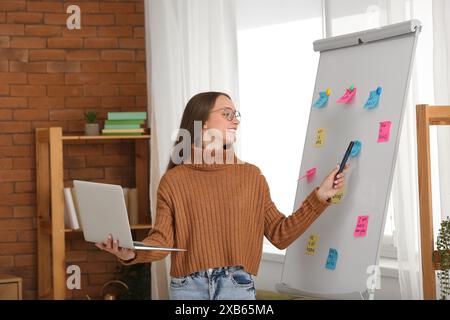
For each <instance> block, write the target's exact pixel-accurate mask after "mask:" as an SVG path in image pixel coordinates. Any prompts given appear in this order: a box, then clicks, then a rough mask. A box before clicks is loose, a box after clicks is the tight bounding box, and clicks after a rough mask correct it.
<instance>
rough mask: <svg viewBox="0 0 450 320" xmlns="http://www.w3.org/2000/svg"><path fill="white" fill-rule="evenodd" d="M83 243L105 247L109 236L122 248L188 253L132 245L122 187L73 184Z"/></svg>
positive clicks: (101, 184) (171, 249)
mask: <svg viewBox="0 0 450 320" xmlns="http://www.w3.org/2000/svg"><path fill="white" fill-rule="evenodd" d="M73 184H74V191H75V197H76V199H74V200H75V201H76V202H77V207H78V215H79V217H80V220H81V226H82V229H83V235H84V239H85V240H86V241H88V242H94V243H103V242H105V241H106V239H107V237H108V235H109V234H111V235H112V237H113V239H117V240H119V246H120V247H123V248H128V249H136V250H165V251H186V250H185V249H178V248H165V247H154V246H149V245H146V244H144V243H142V242H138V241H133V238H132V235H131V229H130V224H129V221H128V214H127V208H126V205H125V198H124V194H123V189H122V187H121V186H119V185H114V184H105V183H97V182H89V181H79V180H74V181H73Z"/></svg>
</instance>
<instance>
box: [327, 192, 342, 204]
mask: <svg viewBox="0 0 450 320" xmlns="http://www.w3.org/2000/svg"><path fill="white" fill-rule="evenodd" d="M342 199H344V188H342V189H341V190H339V191H338V192H337V193H336V194H335V195H334V196H333V197H331V200H330V201H331V203H334V204H338V203H341V202H342Z"/></svg>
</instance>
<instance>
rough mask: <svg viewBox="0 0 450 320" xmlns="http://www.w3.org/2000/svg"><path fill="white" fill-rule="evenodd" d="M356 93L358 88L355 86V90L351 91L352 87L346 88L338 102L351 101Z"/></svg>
mask: <svg viewBox="0 0 450 320" xmlns="http://www.w3.org/2000/svg"><path fill="white" fill-rule="evenodd" d="M355 95H356V88H353V90H351V91H350V89H347V90H345V93H344V95H343V96H342V97H340V98H339V100H338V101H337V103H349V102H350V101H352V100H353V98H354V97H355Z"/></svg>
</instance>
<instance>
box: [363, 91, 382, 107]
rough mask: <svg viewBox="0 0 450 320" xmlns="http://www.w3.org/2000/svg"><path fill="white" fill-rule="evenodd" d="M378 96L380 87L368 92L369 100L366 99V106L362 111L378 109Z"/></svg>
mask: <svg viewBox="0 0 450 320" xmlns="http://www.w3.org/2000/svg"><path fill="white" fill-rule="evenodd" d="M380 96H381V87H378V88H377V89H376V90H373V91H370V94H369V99H367V101H366V104H365V105H364V109H374V108H376V107H378V103H379V101H380Z"/></svg>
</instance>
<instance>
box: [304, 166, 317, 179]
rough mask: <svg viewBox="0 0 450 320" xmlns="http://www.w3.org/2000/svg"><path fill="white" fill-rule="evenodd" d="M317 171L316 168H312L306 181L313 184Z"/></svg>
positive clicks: (307, 172)
mask: <svg viewBox="0 0 450 320" xmlns="http://www.w3.org/2000/svg"><path fill="white" fill-rule="evenodd" d="M316 171H317V169H316V168H311V169H309V170H308V171H306V180H307V181H308V182H311V181H312V180H313V179H314V176H315V174H316Z"/></svg>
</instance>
